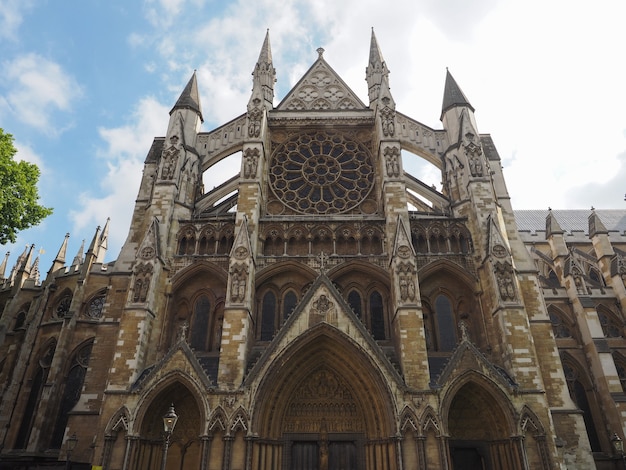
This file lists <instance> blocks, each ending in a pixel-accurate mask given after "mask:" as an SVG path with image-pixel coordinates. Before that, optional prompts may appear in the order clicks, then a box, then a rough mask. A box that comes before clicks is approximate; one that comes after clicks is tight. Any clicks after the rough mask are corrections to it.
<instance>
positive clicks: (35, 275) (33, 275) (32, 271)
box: [28, 250, 42, 285]
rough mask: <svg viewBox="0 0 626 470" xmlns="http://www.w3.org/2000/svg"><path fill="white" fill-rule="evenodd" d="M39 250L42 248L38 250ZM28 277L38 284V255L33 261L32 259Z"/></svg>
mask: <svg viewBox="0 0 626 470" xmlns="http://www.w3.org/2000/svg"><path fill="white" fill-rule="evenodd" d="M39 251H40V252H41V251H42V250H39ZM28 278H29V279H32V280H33V281H35V285H39V278H40V273H39V255H37V257H36V258H35V261H33V265H32V266H31V268H30V274H29V276H28Z"/></svg>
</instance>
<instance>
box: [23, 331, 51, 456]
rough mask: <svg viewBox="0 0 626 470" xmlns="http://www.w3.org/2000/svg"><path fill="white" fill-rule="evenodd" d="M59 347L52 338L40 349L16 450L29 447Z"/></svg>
mask: <svg viewBox="0 0 626 470" xmlns="http://www.w3.org/2000/svg"><path fill="white" fill-rule="evenodd" d="M56 347H57V339H56V338H50V339H49V340H47V341H46V342H45V343H44V344H43V345H42V347H41V348H40V349H39V351H38V354H37V356H36V358H37V359H36V362H35V367H34V370H33V371H32V375H31V377H32V379H31V380H30V390H29V391H28V392H27V393H28V398H27V400H26V404H25V405H24V410H23V411H22V421H21V422H20V427H19V429H18V433H17V437H16V440H15V443H14V444H13V447H14V448H15V449H25V448H26V447H27V445H28V441H29V438H30V434H31V431H32V427H33V423H34V420H35V417H36V414H37V409H38V406H39V401H40V400H39V399H40V397H41V394H42V392H43V389H44V386H45V384H46V381H47V379H48V374H49V372H50V366H51V365H52V359H53V358H54V353H55V351H56Z"/></svg>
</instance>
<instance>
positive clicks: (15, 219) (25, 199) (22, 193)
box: [0, 128, 52, 245]
mask: <svg viewBox="0 0 626 470" xmlns="http://www.w3.org/2000/svg"><path fill="white" fill-rule="evenodd" d="M16 153H17V149H16V148H15V146H14V145H13V136H12V135H11V134H6V133H5V132H4V129H2V128H0V245H4V244H6V243H7V242H11V243H14V242H15V239H16V237H17V232H19V231H20V230H24V229H27V228H29V227H32V226H33V225H37V224H38V223H40V222H41V221H42V220H43V219H44V218H45V217H47V216H49V215H50V214H52V209H51V208H49V207H44V206H41V205H39V204H37V201H38V200H39V194H38V192H37V181H38V180H39V168H38V167H37V165H35V164H34V163H29V162H25V161H19V162H18V161H15V160H14V159H13V157H14V156H15V154H16Z"/></svg>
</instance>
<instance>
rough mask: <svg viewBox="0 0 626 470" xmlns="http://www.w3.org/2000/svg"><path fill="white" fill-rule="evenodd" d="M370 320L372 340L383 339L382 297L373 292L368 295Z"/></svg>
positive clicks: (383, 314) (383, 315) (383, 316)
mask: <svg viewBox="0 0 626 470" xmlns="http://www.w3.org/2000/svg"><path fill="white" fill-rule="evenodd" d="M370 320H371V322H372V335H373V336H374V339H376V340H381V339H385V313H384V308H383V297H382V295H380V293H378V292H376V291H374V292H372V294H371V295H370Z"/></svg>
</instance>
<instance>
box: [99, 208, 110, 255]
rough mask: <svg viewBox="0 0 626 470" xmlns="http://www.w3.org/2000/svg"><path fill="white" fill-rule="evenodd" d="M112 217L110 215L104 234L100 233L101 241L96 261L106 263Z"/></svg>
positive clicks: (103, 230)
mask: <svg viewBox="0 0 626 470" xmlns="http://www.w3.org/2000/svg"><path fill="white" fill-rule="evenodd" d="M110 222H111V218H110V217H108V218H107V221H106V223H105V224H104V229H102V235H100V241H99V242H98V253H97V254H96V263H104V256H105V255H106V253H107V249H108V248H109V223H110Z"/></svg>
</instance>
